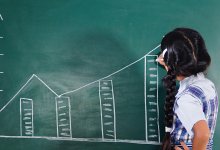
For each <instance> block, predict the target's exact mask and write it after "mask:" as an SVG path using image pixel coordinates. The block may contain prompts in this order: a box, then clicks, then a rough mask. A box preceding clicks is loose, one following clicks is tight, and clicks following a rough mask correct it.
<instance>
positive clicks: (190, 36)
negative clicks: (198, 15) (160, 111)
mask: <svg viewBox="0 0 220 150" xmlns="http://www.w3.org/2000/svg"><path fill="white" fill-rule="evenodd" d="M165 49H167V51H166V52H165V54H164V58H163V59H164V63H165V65H166V66H167V68H168V71H167V75H166V76H165V77H164V78H163V80H162V81H163V84H164V87H165V88H166V99H165V104H164V113H165V127H168V128H172V125H173V114H174V112H173V106H174V102H175V95H176V93H177V89H176V77H177V76H183V77H189V76H191V75H196V74H197V73H199V72H204V71H205V70H206V69H207V67H208V66H209V65H210V62H211V58H210V56H209V54H208V52H207V49H206V46H205V42H204V40H203V38H202V36H201V35H200V34H199V33H198V32H197V31H195V30H193V29H188V28H176V29H175V30H173V31H171V32H169V33H168V34H166V35H165V36H164V38H163V39H162V41H161V51H164V50H165ZM172 149H173V147H172V145H171V136H170V132H166V133H165V137H164V140H163V144H162V150H172Z"/></svg>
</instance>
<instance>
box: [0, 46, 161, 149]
mask: <svg viewBox="0 0 220 150" xmlns="http://www.w3.org/2000/svg"><path fill="white" fill-rule="evenodd" d="M158 47H159V46H157V47H155V48H154V49H153V50H151V51H150V52H149V53H147V54H146V55H145V56H143V57H141V58H140V59H138V60H136V61H134V62H132V63H130V64H129V65H127V66H124V67H123V68H121V69H119V70H117V71H115V72H113V73H111V74H109V75H107V76H105V77H103V78H100V79H98V80H95V81H93V82H91V83H88V84H86V85H84V86H81V87H79V88H77V89H75V90H71V91H67V92H65V93H62V94H57V93H56V92H55V91H54V90H53V89H52V88H51V87H50V86H49V85H48V84H46V82H44V81H43V80H42V79H41V78H40V77H38V76H37V75H35V74H33V75H32V76H31V77H30V78H29V79H28V80H27V81H26V82H25V83H24V84H23V86H21V88H20V89H19V90H18V91H17V92H16V94H15V95H14V96H13V97H12V98H11V99H10V100H9V101H8V102H7V103H6V105H4V106H3V107H2V108H1V109H0V112H2V111H3V110H4V109H5V108H6V107H7V106H8V105H9V104H10V103H11V102H12V101H13V100H14V99H15V98H16V97H18V96H19V93H20V92H21V91H22V90H23V89H24V88H25V87H26V86H27V85H28V84H29V83H30V82H31V81H32V80H33V79H37V80H38V81H39V82H41V83H42V84H43V85H44V86H45V87H46V88H47V89H49V90H50V91H51V92H52V93H53V94H54V98H55V105H56V107H55V109H56V111H55V112H56V127H57V129H55V130H57V136H56V137H47V136H45V137H44V136H34V122H33V118H34V114H33V109H34V108H33V103H34V101H33V100H32V99H28V98H20V132H21V136H7V135H0V137H2V138H46V139H49V140H70V141H88V142H123V143H136V144H154V145H158V144H160V131H159V130H160V129H159V108H158V66H157V65H158V64H157V63H156V62H155V59H156V58H155V57H157V56H156V55H150V53H151V52H153V51H154V50H155V49H157V48H158ZM140 61H144V62H145V63H144V67H143V69H144V87H143V89H144V91H145V92H144V95H145V99H144V100H143V102H145V128H146V129H145V132H146V133H145V134H146V139H145V140H135V139H132V140H131V139H130V140H128V139H118V138H117V127H116V112H117V111H120V110H116V106H115V96H114V93H115V91H114V85H113V80H108V78H109V77H112V76H113V75H115V74H117V73H119V72H122V71H123V70H125V69H127V68H129V67H131V66H132V65H134V64H136V63H137V62H140ZM149 64H150V65H149ZM2 73H3V72H2ZM92 84H98V87H99V91H98V92H97V94H99V101H100V116H101V118H100V120H101V122H100V124H101V126H100V127H101V129H100V130H101V132H102V137H101V138H100V137H96V138H76V137H73V135H72V133H74V131H72V123H71V118H72V116H71V105H70V101H72V100H71V99H70V97H66V96H65V95H67V94H70V93H74V92H77V91H79V90H81V89H83V88H86V87H88V86H89V85H92ZM147 85H148V86H147ZM149 113H153V114H154V115H153V116H152V115H150V114H149ZM118 121H120V120H118ZM118 132H119V131H118ZM128 132H129V131H128Z"/></svg>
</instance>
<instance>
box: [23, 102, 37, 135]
mask: <svg viewBox="0 0 220 150" xmlns="http://www.w3.org/2000/svg"><path fill="white" fill-rule="evenodd" d="M20 132H21V136H34V126H33V100H32V99H29V98H20Z"/></svg>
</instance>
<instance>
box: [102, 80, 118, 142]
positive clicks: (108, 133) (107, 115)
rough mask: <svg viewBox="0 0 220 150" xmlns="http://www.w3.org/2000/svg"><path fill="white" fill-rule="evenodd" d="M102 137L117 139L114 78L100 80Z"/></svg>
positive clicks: (104, 138)
mask: <svg viewBox="0 0 220 150" xmlns="http://www.w3.org/2000/svg"><path fill="white" fill-rule="evenodd" d="M99 99H100V112H101V113H100V114H101V126H102V127H101V131H102V139H103V140H104V141H105V140H106V139H114V140H116V115H115V98H114V90H113V82H112V80H101V81H100V82H99Z"/></svg>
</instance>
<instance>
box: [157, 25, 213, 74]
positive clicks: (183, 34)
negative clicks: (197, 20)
mask: <svg viewBox="0 0 220 150" xmlns="http://www.w3.org/2000/svg"><path fill="white" fill-rule="evenodd" d="M161 51H162V52H164V58H163V61H164V63H165V65H166V66H167V68H168V70H172V71H173V72H175V74H176V75H177V76H179V75H181V76H184V77H188V76H190V75H196V74H197V73H199V72H204V71H205V70H206V69H207V67H208V66H209V64H210V62H211V59H210V56H209V54H208V53H207V49H206V46H205V42H204V40H203V38H202V36H201V35H200V34H199V33H198V32H197V31H195V30H192V29H188V28H177V29H175V30H173V31H171V32H169V33H168V34H166V35H165V36H164V38H163V39H162V42H161Z"/></svg>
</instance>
